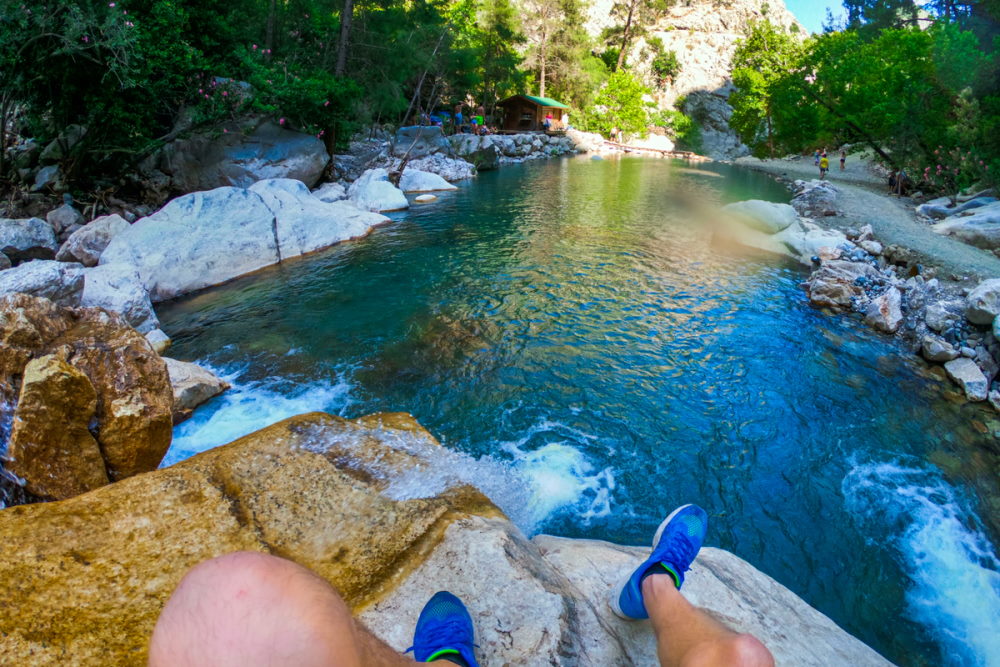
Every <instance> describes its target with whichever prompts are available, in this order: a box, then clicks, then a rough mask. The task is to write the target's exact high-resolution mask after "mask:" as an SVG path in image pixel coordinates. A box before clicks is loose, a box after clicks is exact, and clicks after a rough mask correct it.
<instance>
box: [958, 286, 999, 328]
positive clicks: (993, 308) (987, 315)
mask: <svg viewBox="0 0 1000 667" xmlns="http://www.w3.org/2000/svg"><path fill="white" fill-rule="evenodd" d="M997 315H1000V278H991V279H990V280H984V281H983V282H981V283H979V284H978V285H977V286H976V287H975V288H974V289H973V290H972V291H971V292H969V296H967V297H966V299H965V317H966V319H968V320H969V321H970V322H972V323H973V324H981V325H983V326H985V325H987V324H992V323H993V320H995V319H996V317H997Z"/></svg>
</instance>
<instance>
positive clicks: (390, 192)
mask: <svg viewBox="0 0 1000 667" xmlns="http://www.w3.org/2000/svg"><path fill="white" fill-rule="evenodd" d="M347 196H348V197H350V199H351V201H353V202H354V205H355V206H357V207H358V208H359V209H361V210H362V211H375V212H382V211H402V210H404V209H407V208H409V207H410V202H409V201H407V199H406V195H404V194H403V191H402V190H400V189H399V188H397V187H396V186H395V185H393V184H392V183H390V182H389V172H388V171H387V170H385V169H369V170H368V171H366V172H365V173H364V174H362V175H361V178H359V179H358V180H356V181H354V182H353V183H351V187H350V188H349V189H348V191H347Z"/></svg>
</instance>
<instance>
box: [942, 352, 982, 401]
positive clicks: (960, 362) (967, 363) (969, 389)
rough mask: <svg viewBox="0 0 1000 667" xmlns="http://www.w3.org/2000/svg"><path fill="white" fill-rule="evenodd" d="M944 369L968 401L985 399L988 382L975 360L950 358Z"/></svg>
mask: <svg viewBox="0 0 1000 667" xmlns="http://www.w3.org/2000/svg"><path fill="white" fill-rule="evenodd" d="M944 370H945V371H946V372H947V373H948V377H950V378H951V379H952V380H954V382H955V384H957V385H958V386H959V387H961V388H962V391H964V392H965V396H966V398H968V399H969V400H970V401H985V400H986V398H987V396H988V395H989V389H990V382H989V380H988V379H987V378H986V376H985V375H984V374H983V371H982V370H981V369H980V368H979V366H977V365H976V362H975V361H973V360H972V359H968V358H966V357H959V358H957V359H952V360H951V361H949V362H948V363H946V364H945V365H944Z"/></svg>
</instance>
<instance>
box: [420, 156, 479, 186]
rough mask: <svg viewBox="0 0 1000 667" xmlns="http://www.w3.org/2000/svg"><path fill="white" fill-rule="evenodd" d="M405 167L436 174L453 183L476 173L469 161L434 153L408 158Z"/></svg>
mask: <svg viewBox="0 0 1000 667" xmlns="http://www.w3.org/2000/svg"><path fill="white" fill-rule="evenodd" d="M406 167H407V169H419V170H420V171H429V172H430V173H432V174H437V175H438V176H440V177H441V178H443V179H444V180H446V181H448V182H450V183H454V182H455V181H464V180H465V179H467V178H472V177H473V176H475V175H476V167H475V166H474V165H473V164H472V163H471V162H466V161H465V160H461V159H458V158H450V157H445V156H444V155H441V154H440V153H435V154H434V155H428V156H427V157H423V158H420V159H419V160H410V161H409V162H408V163H407V164H406Z"/></svg>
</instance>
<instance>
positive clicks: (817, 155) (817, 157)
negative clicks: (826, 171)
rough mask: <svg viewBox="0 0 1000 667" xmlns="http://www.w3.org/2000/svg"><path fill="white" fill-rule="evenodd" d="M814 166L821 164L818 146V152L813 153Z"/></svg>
mask: <svg viewBox="0 0 1000 667" xmlns="http://www.w3.org/2000/svg"><path fill="white" fill-rule="evenodd" d="M813 166H815V167H818V166H819V149H818V148H817V149H816V152H814V153H813Z"/></svg>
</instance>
